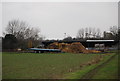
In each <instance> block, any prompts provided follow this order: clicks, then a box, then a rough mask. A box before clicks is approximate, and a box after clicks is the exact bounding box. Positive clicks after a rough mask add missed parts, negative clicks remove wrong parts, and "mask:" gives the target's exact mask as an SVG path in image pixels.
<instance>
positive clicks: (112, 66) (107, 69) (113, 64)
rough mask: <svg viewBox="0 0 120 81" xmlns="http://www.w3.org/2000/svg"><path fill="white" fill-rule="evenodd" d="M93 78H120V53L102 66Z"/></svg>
mask: <svg viewBox="0 0 120 81" xmlns="http://www.w3.org/2000/svg"><path fill="white" fill-rule="evenodd" d="M92 79H118V55H116V56H115V57H114V58H113V59H111V60H110V61H109V62H108V63H107V64H106V65H105V66H104V67H102V68H100V69H99V71H98V72H97V73H96V74H95V75H94V76H93V78H92Z"/></svg>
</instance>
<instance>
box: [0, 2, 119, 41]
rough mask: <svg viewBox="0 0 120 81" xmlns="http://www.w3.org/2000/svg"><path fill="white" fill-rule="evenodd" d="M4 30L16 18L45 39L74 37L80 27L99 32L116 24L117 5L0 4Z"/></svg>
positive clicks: (102, 3)
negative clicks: (36, 28)
mask: <svg viewBox="0 0 120 81" xmlns="http://www.w3.org/2000/svg"><path fill="white" fill-rule="evenodd" d="M2 19H3V20H2V21H3V22H2V23H3V26H2V27H3V31H4V30H5V27H6V26H7V23H8V21H10V20H12V19H19V20H23V21H26V22H27V23H28V24H29V25H31V26H32V27H38V28H40V30H41V34H42V35H44V36H45V37H46V39H54V38H55V39H62V38H64V33H67V35H69V36H72V37H76V35H77V32H78V30H79V29H80V28H84V27H96V28H100V29H101V31H104V30H108V29H109V27H110V26H114V25H118V5H117V2H116V3H115V2H38V3H36V2H31V3H29V2H18V3H16V2H14V3H13V2H11V3H10V2H5V3H3V4H2Z"/></svg>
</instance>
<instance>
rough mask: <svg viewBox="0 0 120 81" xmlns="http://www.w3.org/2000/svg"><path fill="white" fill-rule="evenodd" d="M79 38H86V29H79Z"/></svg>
mask: <svg viewBox="0 0 120 81" xmlns="http://www.w3.org/2000/svg"><path fill="white" fill-rule="evenodd" d="M77 38H84V29H83V28H81V29H79V31H78V33H77Z"/></svg>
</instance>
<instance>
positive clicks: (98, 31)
mask: <svg viewBox="0 0 120 81" xmlns="http://www.w3.org/2000/svg"><path fill="white" fill-rule="evenodd" d="M96 32H97V33H96V38H100V37H101V31H100V29H99V28H97V30H96Z"/></svg>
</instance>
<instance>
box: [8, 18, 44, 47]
mask: <svg viewBox="0 0 120 81" xmlns="http://www.w3.org/2000/svg"><path fill="white" fill-rule="evenodd" d="M6 32H7V33H8V34H13V35H14V36H15V37H16V38H17V39H18V40H19V44H20V45H21V46H22V45H24V44H25V43H27V41H29V40H31V41H38V40H40V39H42V37H40V30H39V29H37V28H33V27H30V25H28V24H27V23H26V22H25V21H19V20H11V21H9V23H8V25H7V28H6ZM35 43H36V42H35ZM26 45H27V44H26Z"/></svg>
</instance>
